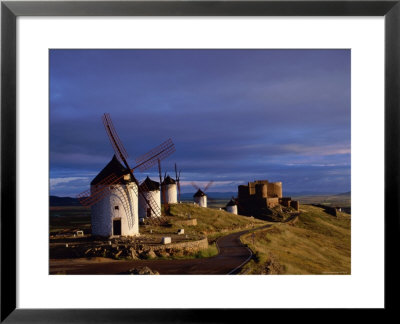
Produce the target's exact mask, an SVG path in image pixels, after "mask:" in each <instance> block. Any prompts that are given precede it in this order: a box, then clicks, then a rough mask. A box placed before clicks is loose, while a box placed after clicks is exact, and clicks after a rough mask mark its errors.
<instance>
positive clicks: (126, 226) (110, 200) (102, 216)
mask: <svg viewBox="0 0 400 324" xmlns="http://www.w3.org/2000/svg"><path fill="white" fill-rule="evenodd" d="M135 188H136V190H134V189H135ZM91 189H92V190H93V186H92V187H91ZM106 190H107V189H106ZM135 191H136V192H137V186H136V184H135V183H130V184H129V185H122V184H121V185H114V186H113V189H110V190H108V193H107V194H106V195H105V196H104V197H103V198H102V199H101V200H100V201H98V202H97V203H96V204H94V205H93V206H92V208H91V210H92V216H91V220H92V234H93V235H101V236H111V235H113V226H112V224H113V219H115V218H120V219H121V235H124V236H133V235H138V234H139V219H138V197H137V195H136V193H135ZM115 206H118V210H116V209H115Z"/></svg>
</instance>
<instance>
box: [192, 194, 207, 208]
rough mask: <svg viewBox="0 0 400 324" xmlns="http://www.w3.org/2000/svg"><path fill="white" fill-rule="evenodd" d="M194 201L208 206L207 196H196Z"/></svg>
mask: <svg viewBox="0 0 400 324" xmlns="http://www.w3.org/2000/svg"><path fill="white" fill-rule="evenodd" d="M194 202H195V203H196V204H198V205H199V206H200V207H207V196H203V197H194Z"/></svg>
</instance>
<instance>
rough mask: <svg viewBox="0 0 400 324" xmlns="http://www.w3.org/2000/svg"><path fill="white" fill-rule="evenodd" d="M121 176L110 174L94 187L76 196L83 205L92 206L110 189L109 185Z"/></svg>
mask: <svg viewBox="0 0 400 324" xmlns="http://www.w3.org/2000/svg"><path fill="white" fill-rule="evenodd" d="M120 179H121V177H119V178H118V177H117V176H116V175H115V174H110V175H109V176H108V177H106V178H104V179H103V180H102V181H100V182H99V183H97V184H96V185H95V187H94V189H93V188H92V189H88V190H85V191H83V192H81V193H80V194H78V195H77V196H76V198H78V201H79V202H80V204H81V205H83V206H92V205H94V204H95V203H97V202H98V201H100V200H101V199H102V198H103V197H104V196H105V195H106V194H107V193H108V191H109V187H110V186H112V185H113V184H115V183H117V182H118V181H119V180H120Z"/></svg>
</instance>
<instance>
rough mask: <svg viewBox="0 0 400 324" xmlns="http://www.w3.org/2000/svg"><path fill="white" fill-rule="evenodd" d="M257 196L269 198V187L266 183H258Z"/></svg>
mask: <svg viewBox="0 0 400 324" xmlns="http://www.w3.org/2000/svg"><path fill="white" fill-rule="evenodd" d="M256 197H257V198H267V197H268V187H267V185H266V184H264V183H257V184H256Z"/></svg>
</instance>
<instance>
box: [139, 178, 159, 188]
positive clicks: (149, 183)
mask: <svg viewBox="0 0 400 324" xmlns="http://www.w3.org/2000/svg"><path fill="white" fill-rule="evenodd" d="M140 189H141V190H143V191H147V189H148V191H156V190H160V183H159V182H157V181H153V180H151V179H150V178H149V176H147V178H146V179H145V180H144V181H143V182H142V184H141V185H140Z"/></svg>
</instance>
